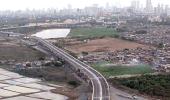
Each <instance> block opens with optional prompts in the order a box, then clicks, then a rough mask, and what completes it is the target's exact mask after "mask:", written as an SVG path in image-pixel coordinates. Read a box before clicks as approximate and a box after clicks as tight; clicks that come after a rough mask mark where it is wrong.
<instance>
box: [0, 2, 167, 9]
mask: <svg viewBox="0 0 170 100" xmlns="http://www.w3.org/2000/svg"><path fill="white" fill-rule="evenodd" d="M0 1H1V2H0V10H18V9H21V10H25V9H26V8H29V9H33V8H35V9H43V8H59V9H60V8H67V6H68V4H70V5H72V7H73V8H83V7H85V6H89V5H92V4H99V6H105V5H106V3H109V4H110V5H116V6H121V7H124V6H129V5H130V4H131V1H134V0H0ZM139 1H140V2H141V4H143V5H144V6H145V2H146V0H139ZM152 2H153V4H154V5H157V4H158V3H163V4H168V5H170V0H152Z"/></svg>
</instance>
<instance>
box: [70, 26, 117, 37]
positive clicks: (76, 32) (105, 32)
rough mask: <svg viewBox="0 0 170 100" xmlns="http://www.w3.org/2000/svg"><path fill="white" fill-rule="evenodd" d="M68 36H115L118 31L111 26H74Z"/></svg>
mask: <svg viewBox="0 0 170 100" xmlns="http://www.w3.org/2000/svg"><path fill="white" fill-rule="evenodd" d="M68 36H70V37H83V38H95V37H96V38H97V37H105V36H108V37H117V36H118V32H116V30H115V29H113V28H76V29H72V30H71V32H70V34H69V35H68Z"/></svg>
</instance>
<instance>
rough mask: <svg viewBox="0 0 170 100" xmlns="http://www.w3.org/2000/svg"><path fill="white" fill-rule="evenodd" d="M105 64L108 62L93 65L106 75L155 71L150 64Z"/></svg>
mask: <svg viewBox="0 0 170 100" xmlns="http://www.w3.org/2000/svg"><path fill="white" fill-rule="evenodd" d="M105 64H106V63H99V64H95V65H93V67H94V68H95V69H96V70H98V71H99V72H101V73H102V74H103V75H104V76H106V77H109V76H118V75H135V74H147V73H153V70H152V69H151V67H150V66H148V65H136V66H132V67H131V66H106V65H105Z"/></svg>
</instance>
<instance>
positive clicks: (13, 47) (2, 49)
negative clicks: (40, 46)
mask: <svg viewBox="0 0 170 100" xmlns="http://www.w3.org/2000/svg"><path fill="white" fill-rule="evenodd" d="M42 56H44V54H43V53H41V52H39V51H36V50H33V49H31V48H29V47H27V46H23V45H22V46H21V45H20V44H18V43H16V42H15V41H0V60H19V61H20V60H21V61H32V60H36V59H38V58H39V57H42Z"/></svg>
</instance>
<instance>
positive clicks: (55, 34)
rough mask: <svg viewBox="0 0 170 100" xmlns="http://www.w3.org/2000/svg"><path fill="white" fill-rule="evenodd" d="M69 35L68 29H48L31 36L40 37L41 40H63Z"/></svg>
mask: <svg viewBox="0 0 170 100" xmlns="http://www.w3.org/2000/svg"><path fill="white" fill-rule="evenodd" d="M69 33H70V29H48V30H43V31H41V32H37V33H36V34H33V35H32V36H36V37H40V38H43V39H50V38H64V37H66V36H67V35H68V34H69Z"/></svg>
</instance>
